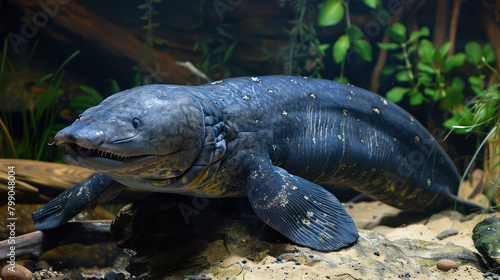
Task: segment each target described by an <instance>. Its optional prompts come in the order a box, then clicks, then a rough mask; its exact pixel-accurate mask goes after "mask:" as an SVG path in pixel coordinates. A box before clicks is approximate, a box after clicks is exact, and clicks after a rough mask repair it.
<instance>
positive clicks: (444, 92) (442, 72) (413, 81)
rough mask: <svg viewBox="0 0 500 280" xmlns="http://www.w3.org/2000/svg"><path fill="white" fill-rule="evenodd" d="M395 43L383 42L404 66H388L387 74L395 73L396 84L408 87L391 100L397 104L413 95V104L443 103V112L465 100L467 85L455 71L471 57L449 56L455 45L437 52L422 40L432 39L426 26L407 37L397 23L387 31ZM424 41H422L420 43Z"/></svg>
mask: <svg viewBox="0 0 500 280" xmlns="http://www.w3.org/2000/svg"><path fill="white" fill-rule="evenodd" d="M386 34H387V36H388V37H389V38H390V39H391V40H392V41H393V42H390V43H379V44H378V46H379V47H380V48H381V49H385V50H397V51H399V52H397V53H395V54H394V58H396V59H397V60H399V61H401V62H402V64H403V65H397V66H393V67H387V68H385V69H384V72H383V74H385V75H392V74H395V79H396V81H398V82H400V83H402V84H407V86H397V87H394V88H392V89H391V90H390V91H388V92H387V98H388V99H389V100H391V101H393V102H395V103H398V102H400V101H401V100H402V99H403V98H404V96H409V98H410V104H411V105H420V104H422V103H423V102H424V101H431V100H433V101H443V102H441V104H442V108H443V109H448V110H450V109H452V108H453V107H454V106H455V105H457V104H459V103H461V102H462V100H463V89H464V83H463V81H462V79H461V78H459V77H456V76H452V75H451V72H452V71H453V70H454V69H455V68H457V67H460V66H462V65H463V64H464V63H465V61H466V58H467V56H466V55H465V54H464V53H456V54H453V55H451V54H449V51H450V48H451V42H447V43H445V44H443V45H442V46H441V48H439V49H436V48H435V47H434V44H433V43H432V42H431V41H429V40H427V39H422V37H427V36H429V29H428V28H427V27H422V28H421V29H420V30H415V31H413V32H412V33H411V34H410V36H407V30H406V27H405V26H404V25H403V24H401V23H395V24H394V25H393V26H392V27H391V28H388V29H387V30H386ZM420 39H422V40H420Z"/></svg>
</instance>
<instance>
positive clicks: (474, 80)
mask: <svg viewBox="0 0 500 280" xmlns="http://www.w3.org/2000/svg"><path fill="white" fill-rule="evenodd" d="M469 83H470V84H471V85H474V86H481V87H482V85H483V80H481V79H480V78H479V77H476V76H470V77H469Z"/></svg>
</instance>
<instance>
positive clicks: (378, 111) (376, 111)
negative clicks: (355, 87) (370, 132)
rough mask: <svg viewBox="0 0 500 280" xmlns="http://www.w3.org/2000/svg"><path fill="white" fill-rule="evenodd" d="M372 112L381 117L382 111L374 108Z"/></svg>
mask: <svg viewBox="0 0 500 280" xmlns="http://www.w3.org/2000/svg"><path fill="white" fill-rule="evenodd" d="M372 110H373V112H375V113H377V114H378V115H380V110H379V109H378V108H373V109H372Z"/></svg>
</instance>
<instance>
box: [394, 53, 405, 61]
mask: <svg viewBox="0 0 500 280" xmlns="http://www.w3.org/2000/svg"><path fill="white" fill-rule="evenodd" d="M393 56H394V57H395V58H396V59H398V60H405V59H406V58H405V54H404V53H395V54H393Z"/></svg>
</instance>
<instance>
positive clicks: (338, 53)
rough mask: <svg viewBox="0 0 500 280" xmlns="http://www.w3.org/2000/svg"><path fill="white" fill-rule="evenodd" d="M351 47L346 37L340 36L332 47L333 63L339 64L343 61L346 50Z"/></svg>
mask: <svg viewBox="0 0 500 280" xmlns="http://www.w3.org/2000/svg"><path fill="white" fill-rule="evenodd" d="M349 47H351V41H350V40H349V36H348V35H345V34H344V35H342V36H340V38H339V39H338V40H337V42H335V44H334V45H333V58H334V59H335V63H341V62H342V61H344V60H345V55H346V53H347V50H348V49H349Z"/></svg>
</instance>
